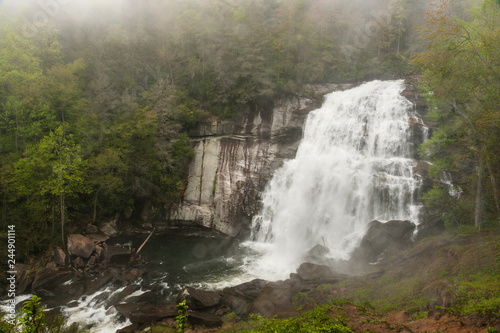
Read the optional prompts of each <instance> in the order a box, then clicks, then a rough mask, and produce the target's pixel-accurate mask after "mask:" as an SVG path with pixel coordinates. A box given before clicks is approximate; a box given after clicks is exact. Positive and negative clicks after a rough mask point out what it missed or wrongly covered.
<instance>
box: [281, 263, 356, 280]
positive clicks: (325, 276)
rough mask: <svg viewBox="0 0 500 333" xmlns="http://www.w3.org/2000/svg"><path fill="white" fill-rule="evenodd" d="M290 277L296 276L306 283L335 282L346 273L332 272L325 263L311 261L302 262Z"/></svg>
mask: <svg viewBox="0 0 500 333" xmlns="http://www.w3.org/2000/svg"><path fill="white" fill-rule="evenodd" d="M290 277H291V278H294V277H298V278H299V279H300V280H301V281H303V282H306V283H316V284H322V283H335V282H339V281H340V280H342V279H344V278H345V277H346V275H343V274H337V273H334V272H332V270H331V269H330V267H328V266H326V265H316V264H312V263H308V262H306V263H303V264H301V265H300V267H299V268H298V269H297V274H291V276H290Z"/></svg>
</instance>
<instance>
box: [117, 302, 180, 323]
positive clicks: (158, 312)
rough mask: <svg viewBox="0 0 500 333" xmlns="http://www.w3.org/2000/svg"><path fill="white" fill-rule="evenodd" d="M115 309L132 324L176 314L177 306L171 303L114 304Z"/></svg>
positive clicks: (151, 321) (158, 319) (170, 316)
mask: <svg viewBox="0 0 500 333" xmlns="http://www.w3.org/2000/svg"><path fill="white" fill-rule="evenodd" d="M114 307H115V309H116V310H117V311H118V312H119V313H120V314H121V315H123V316H124V317H126V318H128V319H129V320H130V321H131V322H132V323H133V324H136V323H138V324H151V323H155V322H158V321H161V320H162V319H166V318H175V317H176V316H177V315H178V312H177V307H176V306H175V305H174V304H172V305H154V304H145V303H125V304H115V305H114Z"/></svg>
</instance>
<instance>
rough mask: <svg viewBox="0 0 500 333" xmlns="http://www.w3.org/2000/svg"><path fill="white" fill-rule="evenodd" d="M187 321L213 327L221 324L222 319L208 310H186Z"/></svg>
mask: <svg viewBox="0 0 500 333" xmlns="http://www.w3.org/2000/svg"><path fill="white" fill-rule="evenodd" d="M188 321H189V322H190V323H191V324H195V325H204V326H208V327H215V326H220V325H222V319H220V318H219V317H218V316H216V315H214V314H211V313H209V312H199V311H188Z"/></svg>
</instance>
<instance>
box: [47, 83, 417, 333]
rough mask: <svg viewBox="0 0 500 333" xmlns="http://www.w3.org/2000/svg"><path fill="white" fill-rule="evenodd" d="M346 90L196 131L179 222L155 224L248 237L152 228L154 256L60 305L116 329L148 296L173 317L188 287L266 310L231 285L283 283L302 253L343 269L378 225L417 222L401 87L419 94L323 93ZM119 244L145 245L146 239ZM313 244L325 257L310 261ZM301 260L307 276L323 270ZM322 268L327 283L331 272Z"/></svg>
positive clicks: (410, 134)
mask: <svg viewBox="0 0 500 333" xmlns="http://www.w3.org/2000/svg"><path fill="white" fill-rule="evenodd" d="M338 88H344V89H345V88H351V89H346V90H343V89H340V91H337V92H333V93H330V94H328V95H326V98H325V101H324V103H323V106H322V107H321V108H319V109H316V110H314V111H312V109H314V107H313V106H312V105H314V104H313V101H312V100H311V99H297V100H295V101H293V102H290V101H288V102H283V103H282V104H278V106H277V107H275V108H271V109H267V110H265V109H264V110H260V111H259V112H257V113H256V114H255V116H254V118H253V121H252V122H250V120H248V119H247V120H246V121H245V122H243V125H238V124H236V125H235V124H231V123H226V124H214V125H213V126H212V127H209V128H206V127H205V129H204V130H203V131H202V130H199V131H200V135H201V134H203V135H204V136H200V138H199V139H195V145H196V148H195V151H196V154H195V157H194V159H193V161H192V163H191V166H190V176H189V184H188V187H187V190H186V194H185V197H184V202H183V204H182V205H181V206H180V208H179V210H178V211H177V212H176V215H174V220H175V219H176V218H177V222H168V223H165V222H162V221H159V222H158V223H155V227H156V228H158V229H159V230H160V231H162V230H163V231H165V230H171V229H172V228H181V229H183V228H191V229H192V230H196V229H200V228H201V230H213V231H215V232H217V234H218V235H219V237H220V235H221V234H226V235H228V236H236V235H238V234H239V239H243V240H246V241H245V242H243V243H240V241H238V242H231V241H223V242H221V241H220V240H217V239H214V240H213V241H212V240H210V239H207V240H202V239H198V238H192V237H187V238H182V237H180V238H179V237H166V236H155V237H153V239H152V240H151V242H150V243H149V244H148V246H147V247H146V250H145V251H144V252H143V256H144V259H145V260H146V261H147V262H149V263H148V264H146V265H145V266H142V267H141V266H140V267H139V268H138V269H136V268H134V269H133V271H134V270H135V273H133V274H132V275H131V274H130V273H129V269H125V270H124V268H123V267H122V268H121V273H120V270H116V268H113V269H114V270H115V271H113V269H111V270H112V271H111V275H110V274H109V272H108V273H105V274H104V278H101V277H98V278H97V279H96V278H92V277H90V279H89V282H87V283H86V284H85V285H86V286H87V287H85V288H86V289H85V288H83V289H85V290H82V293H83V295H82V297H81V298H80V299H79V300H78V301H77V302H72V305H71V306H68V307H63V309H62V312H63V313H65V314H66V315H67V316H69V320H70V322H81V321H83V322H85V323H86V325H90V326H88V327H91V330H92V331H95V332H105V331H110V332H112V331H114V330H115V329H116V328H119V327H123V326H127V325H128V324H130V322H123V321H121V320H120V319H119V318H123V317H121V316H125V317H126V318H129V319H130V318H132V320H133V321H134V323H136V322H137V321H139V322H140V321H141V320H147V319H144V318H147V316H150V315H151V314H150V315H147V314H144V315H143V316H146V317H137V315H132V314H133V313H134V312H139V313H145V312H147V311H148V310H147V309H148V307H147V306H146V307H145V305H144V304H157V305H155V306H160V309H161V307H164V308H165V310H163V311H164V312H160V314H158V316H160V317H161V316H167V317H168V316H171V315H172V314H176V311H175V306H174V309H172V308H170V307H169V305H168V304H172V303H174V302H175V296H176V294H177V292H178V291H179V290H180V289H181V288H182V287H183V286H185V285H191V286H194V287H196V288H201V289H205V290H206V289H208V290H213V289H218V290H221V289H224V290H225V292H226V294H224V295H225V296H222V299H223V300H224V304H227V305H228V306H229V309H231V310H232V311H235V312H236V313H238V314H241V315H244V314H246V313H247V312H248V311H255V312H258V313H259V312H260V313H263V314H266V315H268V314H269V313H268V312H266V311H268V310H265V309H266V306H265V304H269V302H270V301H269V300H261V301H258V298H257V299H255V300H254V301H255V303H247V302H248V301H243V300H242V299H240V298H238V297H236V298H235V296H231V295H232V294H231V292H230V291H228V290H231V287H233V286H235V287H234V288H245V287H242V286H245V284H243V285H240V284H241V283H244V282H248V281H250V280H252V279H256V278H257V279H266V280H269V281H275V280H279V279H285V278H287V277H288V276H289V275H290V273H294V272H295V270H296V269H297V268H299V266H300V265H301V264H302V263H303V262H306V261H309V262H313V263H316V264H325V263H327V264H329V265H330V267H332V269H334V270H335V269H336V268H338V266H336V264H338V262H339V261H342V262H343V263H344V265H343V266H342V267H343V271H344V272H349V266H350V265H351V264H350V262H349V261H348V259H349V257H350V255H351V253H352V252H353V251H354V250H355V249H356V248H357V246H359V245H360V243H361V240H362V237H363V235H364V234H365V232H366V230H367V228H368V223H369V222H370V221H372V220H374V219H378V220H381V221H387V220H396V219H398V220H409V221H411V222H412V223H415V224H418V223H419V213H420V211H419V201H418V193H419V189H420V188H421V186H422V183H423V178H422V176H420V175H418V174H416V173H415V172H414V168H416V167H417V164H418V163H417V162H416V160H414V157H415V156H416V155H417V154H416V152H415V146H416V145H418V144H419V140H422V139H424V138H425V134H426V128H425V127H424V126H423V123H422V121H421V118H420V115H419V114H418V113H417V112H416V105H415V104H412V103H411V102H409V101H408V100H407V99H406V98H405V97H403V96H402V95H401V93H403V91H405V93H406V95H407V96H408V95H410V96H412V94H413V93H412V91H414V90H412V89H411V86H409V85H405V84H404V82H403V81H401V80H400V81H372V82H369V83H365V84H362V85H360V86H358V87H346V86H329V87H327V88H323V92H325V91H326V90H328V89H329V90H338ZM405 89H406V90H405ZM318 90H319V89H318ZM415 95H416V94H413V96H415ZM304 105H305V107H303V106H304ZM266 112H267V116H265V114H266ZM306 116H307V118H306ZM304 120H305V124H303V123H302V122H303V121H304ZM302 128H304V130H302ZM235 132H236V133H235ZM302 133H303V135H302ZM302 136H303V137H302ZM301 137H302V138H301ZM266 183H268V184H267V186H266ZM260 196H262V201H259V200H258V198H259V197H260ZM408 223H410V222H408ZM410 224H411V223H410ZM245 230H246V231H245ZM194 234H198V232H194ZM245 235H246V236H245ZM113 241H114V242H120V243H121V244H123V243H129V245H128V246H129V247H131V248H138V247H139V245H140V244H141V242H142V239H140V238H137V237H136V238H134V237H127V236H122V237H120V238H119V239H114V240H113ZM406 241H409V239H407V240H406ZM108 242H110V241H108ZM224 243H225V244H224ZM318 247H319V250H318ZM313 248H316V252H319V255H317V254H318V253H315V255H314V256H313V257H312V258H311V257H309V258H308V257H307V256H308V255H310V254H311V252H310V250H311V249H313ZM186 251H187V252H186ZM313 254H314V253H313ZM113 266H116V264H112V265H111V267H113ZM117 267H118V268H119V267H120V266H119V265H118V266H117ZM300 267H301V272H302V273H300V274H302V275H304V274H305V276H307V274H311V272H309V271H311V269H312V271H313V272H314V270H315V267H320V266H311V267H312V268H311V267H309V266H300ZM304 267H306V268H304ZM307 267H309V268H307ZM321 267H323V266H321ZM346 267H347V268H346ZM119 269H120V268H119ZM322 272H323V273H321V274H323V275H324V278H326V279H327V281H330V280H331V277H329V276H330V275H329V274H330V273H327V272H326V271H324V269H323V271H322ZM325 274H326V275H325ZM292 275H293V274H292ZM302 275H300V276H302ZM113 276H114V277H113ZM122 276H123V277H122ZM134 276H135V278H134ZM106 277H108V278H106ZM77 279H78V278H77V277H76V276H74V277H72V276H71V275H68V276H67V279H66V280H65V281H66V283H65V285H67V286H68V288H69V289H71V288H73V289H75V288H77V289H78V287H75V286H76V285H78V282H76V280H77ZM328 279H330V280H328ZM334 279H337V278H334ZM90 281H93V282H90ZM113 281H114V282H113ZM120 281H122V282H120ZM255 281H262V282H257V284H258V287H252V288H257V290H259V291H258V294H259V293H261V292H262V290H265V286H266V283H265V282H263V280H255ZM248 283H250V282H248ZM252 283H255V282H252ZM72 285H73V287H71V286H72ZM92 285H93V286H94V287H89V286H92ZM299 285H300V284H299ZM306 285H307V284H306ZM96 286H97V288H96ZM99 286H100V287H99ZM125 286H127V287H125ZM68 288H66V289H68ZM228 288H229V289H228ZM279 288H283V287H282V286H279V287H278V289H279ZM59 290H61V289H59ZM284 290H285V291H286V290H287V289H286V288H285V289H284ZM285 291H284V292H285ZM286 293H288V291H286ZM76 294H77V293H76ZM258 294H257V295H258ZM290 297H291V296H290ZM47 300H49V301H50V297H48V298H47ZM53 302H54V301H53ZM110 302H111V303H110ZM242 302H243V303H242ZM52 304H54V303H52ZM242 304H244V305H242ZM54 305H56V304H54ZM116 309H118V311H117V310H116ZM278 309H279V307H276V311H278ZM151 311H152V310H151ZM155 311H156V310H155ZM155 313H156V312H155ZM271 314H272V313H271ZM271 314H270V315H271ZM130 316H132V317H130ZM154 316H155V315H154V314H153V317H154ZM160 317H159V318H160ZM103 318H105V319H106V320H103ZM137 318H139V319H137ZM141 318H142V319H141ZM155 318H156V317H155Z"/></svg>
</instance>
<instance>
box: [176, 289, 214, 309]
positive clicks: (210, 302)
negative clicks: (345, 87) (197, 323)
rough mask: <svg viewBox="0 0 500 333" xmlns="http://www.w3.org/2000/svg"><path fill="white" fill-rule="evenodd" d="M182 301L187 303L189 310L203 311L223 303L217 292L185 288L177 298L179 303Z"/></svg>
mask: <svg viewBox="0 0 500 333" xmlns="http://www.w3.org/2000/svg"><path fill="white" fill-rule="evenodd" d="M182 301H186V304H187V306H188V307H189V309H193V310H203V309H206V308H209V307H212V306H215V305H218V304H219V303H220V301H221V297H220V295H219V294H218V293H216V292H212V291H203V290H198V289H195V288H191V287H185V288H184V289H182V290H181V292H180V293H179V295H178V296H177V303H180V302H182Z"/></svg>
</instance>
